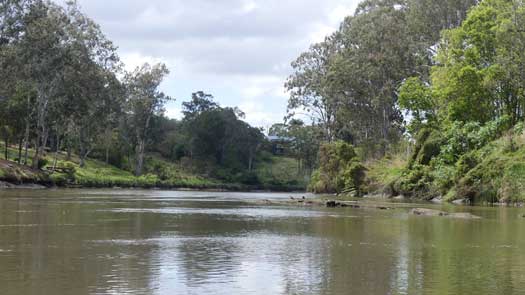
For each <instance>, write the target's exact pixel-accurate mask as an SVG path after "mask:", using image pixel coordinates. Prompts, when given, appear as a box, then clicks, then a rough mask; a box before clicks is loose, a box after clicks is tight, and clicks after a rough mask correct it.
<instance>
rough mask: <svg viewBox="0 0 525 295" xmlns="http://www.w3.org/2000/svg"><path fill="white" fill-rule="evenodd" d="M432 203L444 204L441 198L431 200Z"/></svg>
mask: <svg viewBox="0 0 525 295" xmlns="http://www.w3.org/2000/svg"><path fill="white" fill-rule="evenodd" d="M430 202H432V203H436V204H441V203H443V199H442V198H440V197H436V198H433V199H432V200H430Z"/></svg>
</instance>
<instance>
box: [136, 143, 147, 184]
mask: <svg viewBox="0 0 525 295" xmlns="http://www.w3.org/2000/svg"><path fill="white" fill-rule="evenodd" d="M145 145H146V143H145V140H143V139H142V140H140V141H139V144H138V145H137V150H136V153H137V163H136V166H135V176H141V175H142V169H143V168H144V149H145Z"/></svg>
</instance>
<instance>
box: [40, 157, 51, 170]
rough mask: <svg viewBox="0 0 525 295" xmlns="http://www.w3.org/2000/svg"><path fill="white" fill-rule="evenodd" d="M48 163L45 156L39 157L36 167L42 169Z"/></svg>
mask: <svg viewBox="0 0 525 295" xmlns="http://www.w3.org/2000/svg"><path fill="white" fill-rule="evenodd" d="M48 163H49V161H48V160H47V159H45V158H40V159H38V165H37V166H38V169H42V168H44V167H45V166H47V164H48Z"/></svg>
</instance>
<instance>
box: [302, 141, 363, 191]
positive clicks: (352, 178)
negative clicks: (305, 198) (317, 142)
mask: <svg viewBox="0 0 525 295" xmlns="http://www.w3.org/2000/svg"><path fill="white" fill-rule="evenodd" d="M365 171H366V168H365V167H364V166H363V165H362V164H361V163H360V162H359V159H358V157H357V153H356V152H355V150H354V147H353V146H352V145H350V144H348V143H346V142H342V141H338V142H335V143H326V144H323V145H322V146H321V147H320V149H319V169H317V170H316V171H314V173H313V174H312V177H311V180H310V185H309V190H310V191H312V192H314V193H343V192H354V193H355V194H357V195H360V194H361V188H362V185H363V183H364V180H365Z"/></svg>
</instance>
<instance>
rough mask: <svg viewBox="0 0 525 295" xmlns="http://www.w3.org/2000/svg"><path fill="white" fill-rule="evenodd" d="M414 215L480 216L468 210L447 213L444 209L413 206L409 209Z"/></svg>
mask: <svg viewBox="0 0 525 295" xmlns="http://www.w3.org/2000/svg"><path fill="white" fill-rule="evenodd" d="M410 213H412V214H414V215H420V216H443V217H451V218H462V219H480V218H481V217H479V216H476V215H473V214H471V213H468V212H459V213H448V212H445V211H440V210H434V209H426V208H415V209H412V210H411V211H410Z"/></svg>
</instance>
